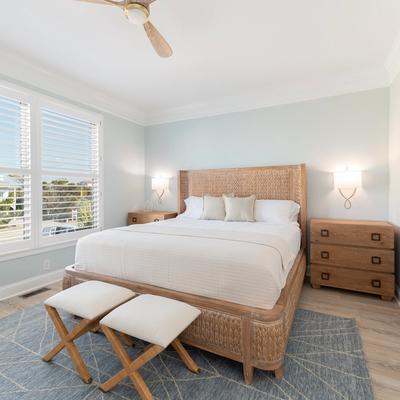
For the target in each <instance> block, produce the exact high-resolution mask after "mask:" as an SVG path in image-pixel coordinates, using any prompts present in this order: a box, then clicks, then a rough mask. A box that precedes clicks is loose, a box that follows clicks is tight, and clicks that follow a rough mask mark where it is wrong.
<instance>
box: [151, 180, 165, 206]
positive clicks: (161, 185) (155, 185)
mask: <svg viewBox="0 0 400 400" xmlns="http://www.w3.org/2000/svg"><path fill="white" fill-rule="evenodd" d="M168 187H169V178H151V188H152V190H154V191H155V192H156V193H157V196H158V202H159V203H161V202H162V197H163V195H164V194H165V191H166V190H168Z"/></svg>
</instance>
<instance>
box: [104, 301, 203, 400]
mask: <svg viewBox="0 0 400 400" xmlns="http://www.w3.org/2000/svg"><path fill="white" fill-rule="evenodd" d="M199 315H200V310H198V309H197V308H195V307H192V306H190V305H188V304H186V303H182V302H180V301H176V300H172V299H168V298H165V297H160V296H153V295H150V294H144V295H141V296H138V297H136V298H134V299H133V300H130V301H128V302H127V303H125V304H122V305H121V306H119V307H117V308H116V309H115V310H113V311H111V312H110V313H109V314H108V315H106V316H105V317H104V318H103V319H102V320H101V321H100V326H101V329H102V331H103V332H104V334H105V335H106V336H107V338H108V340H109V341H110V343H111V345H112V347H113V348H114V351H115V353H116V354H117V356H118V358H119V359H120V361H121V363H122V366H123V369H122V370H121V371H120V372H119V373H117V374H116V375H114V376H113V377H112V378H110V379H109V380H108V381H107V382H105V383H103V384H102V385H101V386H100V389H101V390H102V391H104V392H108V391H109V390H111V389H112V388H113V387H114V386H116V385H117V384H118V383H119V382H120V381H121V380H122V379H124V378H125V377H127V376H128V377H129V378H130V380H131V381H132V383H133V385H134V386H135V388H136V389H137V391H138V392H139V395H140V397H141V398H142V399H146V400H149V399H152V398H153V396H152V394H151V392H150V390H149V388H148V387H147V385H146V383H145V382H144V380H143V378H142V376H141V375H140V374H139V372H138V370H139V368H140V367H142V366H143V365H144V364H146V363H147V362H149V361H150V360H151V359H152V358H154V357H155V356H157V355H158V354H160V353H161V352H162V351H163V350H164V349H165V348H166V347H168V346H169V345H170V344H171V345H172V347H173V348H174V349H175V350H176V352H177V353H178V355H179V356H180V358H181V359H182V361H183V362H184V364H185V365H186V367H187V368H188V369H189V370H190V371H192V372H194V373H198V372H199V367H198V366H197V365H196V363H195V362H194V361H193V359H192V358H191V357H190V355H189V353H188V352H187V351H186V350H185V348H184V347H183V346H182V343H181V342H180V341H179V339H178V336H179V335H180V334H181V333H182V331H184V330H185V329H186V328H187V327H188V326H189V325H190V324H191V323H192V322H193V321H194V320H195V319H196V318H197V317H198V316H199ZM115 331H117V332H123V333H125V334H126V335H129V336H132V337H136V338H138V339H141V340H144V341H145V342H148V343H150V344H149V345H148V346H147V347H145V349H144V351H143V353H142V354H141V355H139V356H138V357H137V358H136V359H135V360H131V358H130V357H129V355H128V353H127V352H126V350H125V349H124V347H123V346H122V344H121V343H120V341H119V340H118V338H117V336H116V334H115Z"/></svg>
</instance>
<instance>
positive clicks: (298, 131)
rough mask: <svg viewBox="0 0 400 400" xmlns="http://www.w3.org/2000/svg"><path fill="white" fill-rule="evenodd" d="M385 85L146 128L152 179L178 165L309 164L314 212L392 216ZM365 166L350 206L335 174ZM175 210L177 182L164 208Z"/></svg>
mask: <svg viewBox="0 0 400 400" xmlns="http://www.w3.org/2000/svg"><path fill="white" fill-rule="evenodd" d="M388 100H389V93H388V89H385V88H384V89H377V90H371V91H366V92H359V93H354V94H348V95H343V96H337V97H331V98H324V99H319V100H312V101H307V102H301V103H296V104H290V105H282V106H276V107H270V108H264V109H259V110H252V111H246V112H239V113H233V114H227V115H220V116H216V117H210V118H202V119H196V120H190V121H181V122H176V123H170V124H164V125H157V126H151V127H147V128H146V130H145V145H146V156H145V162H146V175H147V179H146V194H147V197H149V196H150V195H151V190H150V187H149V178H150V176H156V175H163V174H165V175H169V176H172V177H175V174H176V171H177V170H179V169H197V168H220V167H244V166H257V165H275V164H294V163H302V162H305V163H307V166H308V175H309V204H308V206H309V208H308V211H309V217H332V218H360V219H383V220H387V218H388V151H387V149H388ZM346 166H349V167H354V168H360V169H362V170H363V171H364V173H363V180H364V182H363V188H362V189H361V190H360V192H359V193H357V196H356V197H355V198H354V201H353V208H352V209H351V210H345V209H344V207H343V200H342V198H341V197H340V196H339V194H338V193H337V192H336V191H334V188H333V175H332V171H334V170H336V169H341V168H342V169H343V168H345V167H346ZM161 207H162V208H165V209H170V210H175V209H176V179H173V180H172V188H171V193H170V194H169V196H168V198H167V199H166V200H165V202H164V203H163V204H162V206H161Z"/></svg>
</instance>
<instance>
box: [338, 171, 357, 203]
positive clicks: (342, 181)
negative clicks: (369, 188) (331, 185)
mask: <svg viewBox="0 0 400 400" xmlns="http://www.w3.org/2000/svg"><path fill="white" fill-rule="evenodd" d="M361 180H362V179H361V171H349V170H346V171H341V172H335V173H334V181H335V189H339V193H340V194H341V195H342V197H343V198H344V199H345V202H344V208H346V209H347V210H349V209H350V208H351V199H352V198H353V197H354V195H355V194H356V192H357V189H359V188H361ZM343 191H346V192H347V193H349V195H346V194H345V193H344V192H343Z"/></svg>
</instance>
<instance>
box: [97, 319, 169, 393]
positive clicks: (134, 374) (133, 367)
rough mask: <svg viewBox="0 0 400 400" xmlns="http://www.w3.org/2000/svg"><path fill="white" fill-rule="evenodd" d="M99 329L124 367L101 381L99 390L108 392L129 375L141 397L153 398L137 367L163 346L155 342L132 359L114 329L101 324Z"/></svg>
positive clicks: (161, 349)
mask: <svg viewBox="0 0 400 400" xmlns="http://www.w3.org/2000/svg"><path fill="white" fill-rule="evenodd" d="M101 329H102V330H103V332H104V334H105V335H106V337H107V339H108V340H109V342H110V343H111V346H112V347H113V349H114V351H115V353H116V355H117V356H118V358H119V359H120V361H121V363H122V366H123V367H124V369H123V370H121V371H120V372H118V373H117V374H116V375H114V376H113V377H111V378H110V379H109V380H108V381H106V382H104V383H102V384H101V385H100V390H102V391H103V392H108V391H110V390H111V389H112V388H113V387H114V386H116V385H117V384H118V383H119V382H121V381H122V379H124V378H125V377H127V376H129V379H130V380H131V381H132V383H133V385H134V386H135V388H136V390H137V391H138V393H139V395H140V397H141V399H143V400H151V399H152V398H153V395H152V394H151V392H150V389H149V388H148V386H147V385H146V383H145V381H144V380H143V378H142V376H141V375H140V374H139V372H138V369H139V368H140V367H142V366H143V365H144V364H146V363H147V362H149V361H150V360H151V359H152V358H154V357H155V356H157V355H158V354H160V353H161V352H162V351H163V350H164V348H163V347H161V346H158V345H155V344H154V345H151V346H150V347H148V349H147V350H146V351H145V352H143V353H142V354H141V355H140V356H139V357H137V358H136V359H135V360H133V361H132V360H131V358H130V357H129V354H128V353H127V352H126V350H125V348H124V347H123V345H122V344H121V342H120V341H119V339H118V337H117V335H116V334H115V332H114V330H113V329H111V328H109V327H107V326H104V325H102V326H101Z"/></svg>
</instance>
